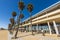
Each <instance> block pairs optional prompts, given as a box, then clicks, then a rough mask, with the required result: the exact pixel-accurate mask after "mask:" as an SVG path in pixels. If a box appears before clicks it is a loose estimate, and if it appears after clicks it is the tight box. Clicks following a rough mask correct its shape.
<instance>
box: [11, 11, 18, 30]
mask: <svg viewBox="0 0 60 40" xmlns="http://www.w3.org/2000/svg"><path fill="white" fill-rule="evenodd" d="M16 15H17V14H16V12H15V11H13V12H12V16H13V19H15V17H16ZM14 22H15V20H14ZM15 23H16V22H15ZM15 23H14V25H13V28H14V29H15Z"/></svg>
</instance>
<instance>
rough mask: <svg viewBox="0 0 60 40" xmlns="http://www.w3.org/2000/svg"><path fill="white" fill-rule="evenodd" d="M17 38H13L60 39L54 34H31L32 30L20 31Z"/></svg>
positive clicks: (34, 39) (27, 39)
mask: <svg viewBox="0 0 60 40" xmlns="http://www.w3.org/2000/svg"><path fill="white" fill-rule="evenodd" d="M18 37H19V38H17V39H12V40H60V37H56V36H55V35H54V36H42V34H35V35H31V32H27V33H26V32H22V33H21V32H19V33H18Z"/></svg>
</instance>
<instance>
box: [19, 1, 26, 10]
mask: <svg viewBox="0 0 60 40" xmlns="http://www.w3.org/2000/svg"><path fill="white" fill-rule="evenodd" d="M18 7H19V9H20V10H23V9H24V7H25V5H24V2H22V1H21V2H19V4H18Z"/></svg>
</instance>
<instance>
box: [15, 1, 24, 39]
mask: <svg viewBox="0 0 60 40" xmlns="http://www.w3.org/2000/svg"><path fill="white" fill-rule="evenodd" d="M18 7H19V9H20V15H19V17H18V28H17V30H16V34H15V38H16V37H17V34H18V29H19V22H20V19H22V18H23V17H24V15H23V14H22V11H23V9H24V7H25V5H24V2H22V1H20V2H19V3H18Z"/></svg>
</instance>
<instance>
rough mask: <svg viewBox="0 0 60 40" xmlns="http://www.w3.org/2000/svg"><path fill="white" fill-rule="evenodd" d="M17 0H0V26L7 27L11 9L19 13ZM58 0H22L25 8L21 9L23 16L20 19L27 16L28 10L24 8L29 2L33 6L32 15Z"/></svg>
mask: <svg viewBox="0 0 60 40" xmlns="http://www.w3.org/2000/svg"><path fill="white" fill-rule="evenodd" d="M19 1H20V0H0V28H1V27H3V28H8V24H9V23H10V21H9V19H10V18H11V17H12V15H11V14H12V12H13V11H16V12H17V14H18V13H19V10H18V2H19ZM58 1H59V0H23V2H24V3H25V9H24V10H23V14H24V16H25V17H24V18H23V19H22V20H25V19H27V18H28V17H29V12H28V11H27V9H26V7H27V5H28V4H29V3H32V4H33V6H34V9H33V12H32V15H34V14H36V13H37V12H39V11H41V10H43V9H45V8H47V7H49V6H50V5H52V4H54V3H56V2H58Z"/></svg>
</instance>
